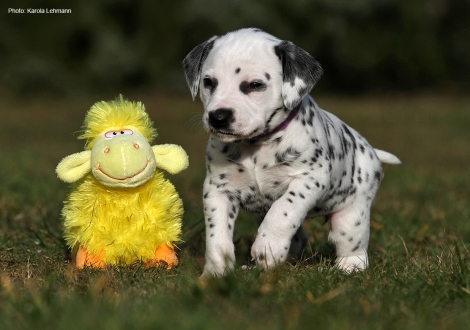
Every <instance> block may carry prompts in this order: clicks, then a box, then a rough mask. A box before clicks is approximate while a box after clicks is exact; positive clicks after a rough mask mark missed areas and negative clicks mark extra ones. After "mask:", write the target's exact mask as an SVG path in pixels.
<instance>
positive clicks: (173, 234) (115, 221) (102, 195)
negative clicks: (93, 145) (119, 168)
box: [62, 169, 183, 264]
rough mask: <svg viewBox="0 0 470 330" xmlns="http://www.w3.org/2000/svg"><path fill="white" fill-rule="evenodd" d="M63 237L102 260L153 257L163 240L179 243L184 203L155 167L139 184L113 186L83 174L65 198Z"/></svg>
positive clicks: (113, 261)
mask: <svg viewBox="0 0 470 330" xmlns="http://www.w3.org/2000/svg"><path fill="white" fill-rule="evenodd" d="M62 214H63V216H64V219H65V223H64V226H65V239H66V241H67V243H68V244H69V246H71V247H72V249H77V248H78V244H81V245H82V246H83V247H85V248H86V249H87V250H88V251H89V252H91V253H93V254H99V252H100V251H101V249H102V248H103V247H105V249H106V254H105V256H104V258H103V261H104V262H105V263H106V264H130V263H132V262H135V261H137V260H142V261H143V262H147V261H150V260H152V259H153V257H154V253H155V249H156V248H157V247H159V246H160V245H161V244H162V243H166V244H168V245H169V246H171V247H174V243H175V242H178V241H180V233H181V216H182V214H183V205H182V202H181V199H180V198H179V197H178V195H177V193H176V191H175V188H174V186H173V185H172V184H171V183H170V182H169V181H168V180H166V179H165V178H164V177H163V173H162V172H161V171H160V170H158V169H157V171H156V173H155V176H154V178H153V179H151V180H150V181H149V182H147V183H146V184H144V185H143V186H140V187H137V188H132V189H113V188H109V187H105V186H103V185H101V184H99V183H98V182H97V181H96V179H95V178H94V177H93V176H92V175H91V174H88V175H87V176H86V177H85V178H84V179H83V181H81V182H80V183H79V184H78V187H76V189H74V190H73V192H72V193H71V194H70V196H69V198H68V200H67V201H66V202H65V205H64V208H63V210H62Z"/></svg>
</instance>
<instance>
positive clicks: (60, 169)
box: [55, 150, 91, 183]
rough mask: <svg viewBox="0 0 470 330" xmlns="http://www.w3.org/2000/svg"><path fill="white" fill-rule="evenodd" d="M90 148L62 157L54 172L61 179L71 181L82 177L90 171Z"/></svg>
mask: <svg viewBox="0 0 470 330" xmlns="http://www.w3.org/2000/svg"><path fill="white" fill-rule="evenodd" d="M90 159H91V150H86V151H82V152H79V153H76V154H72V155H70V156H67V157H65V158H64V159H62V160H61V161H60V163H59V165H57V168H56V170H55V171H56V173H57V176H58V177H59V179H61V180H62V181H65V182H68V183H71V182H75V181H77V180H80V179H81V178H83V177H84V176H85V175H86V174H87V173H88V172H90V171H91V162H90Z"/></svg>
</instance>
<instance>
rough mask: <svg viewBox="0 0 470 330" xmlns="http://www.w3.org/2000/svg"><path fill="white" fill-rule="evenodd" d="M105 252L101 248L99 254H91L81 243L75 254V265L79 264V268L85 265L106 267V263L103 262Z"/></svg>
mask: <svg viewBox="0 0 470 330" xmlns="http://www.w3.org/2000/svg"><path fill="white" fill-rule="evenodd" d="M104 253H105V252H104V250H101V252H100V254H99V255H95V254H91V253H88V251H87V250H86V249H85V248H84V247H83V246H81V245H80V247H79V248H78V251H77V254H76V255H75V266H77V268H83V267H85V266H87V267H91V268H106V264H105V263H104V262H103V257H104Z"/></svg>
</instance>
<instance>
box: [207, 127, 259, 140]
mask: <svg viewBox="0 0 470 330" xmlns="http://www.w3.org/2000/svg"><path fill="white" fill-rule="evenodd" d="M260 132H261V130H259V129H256V130H254V131H253V132H251V133H249V134H247V135H245V134H237V133H234V132H227V131H220V130H214V129H210V130H209V133H210V134H212V135H213V136H215V137H216V138H217V139H219V140H220V141H222V142H233V141H239V140H251V139H252V138H253V137H256V136H258V135H259V134H260Z"/></svg>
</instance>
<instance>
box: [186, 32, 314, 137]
mask: <svg viewBox="0 0 470 330" xmlns="http://www.w3.org/2000/svg"><path fill="white" fill-rule="evenodd" d="M183 67H184V71H185V75H186V81H187V82H188V85H189V88H190V89H191V94H192V97H193V99H194V98H196V96H197V94H198V91H200V97H201V100H202V102H203V103H204V110H205V111H204V117H203V124H204V128H205V129H206V131H208V132H210V133H211V134H213V135H215V136H216V137H217V138H219V139H220V140H221V141H223V142H232V141H236V140H240V139H250V138H253V137H255V136H257V135H260V134H262V133H266V132H269V131H270V130H272V129H273V128H275V127H276V126H277V125H279V124H280V123H282V121H283V120H285V118H286V117H287V116H288V114H289V112H290V111H291V110H292V109H293V108H294V107H295V106H296V105H297V104H299V103H300V101H301V100H302V99H303V98H304V97H305V96H306V95H307V94H308V93H309V92H310V90H311V89H312V88H313V86H314V85H315V83H316V81H317V80H318V78H319V77H320V75H321V73H322V69H321V67H320V64H319V63H318V62H317V61H315V59H314V58H313V57H312V56H310V55H309V54H308V53H307V52H306V51H304V50H303V49H301V48H299V47H297V46H295V45H294V44H293V43H291V42H289V41H282V40H279V39H277V38H275V37H273V36H272V35H270V34H267V33H265V32H263V31H261V30H258V29H242V30H238V31H235V32H231V33H228V34H226V35H224V36H222V37H217V36H215V37H212V38H210V39H209V40H207V41H205V42H203V43H202V44H200V45H198V46H197V47H196V48H194V49H193V50H192V51H191V52H190V53H189V54H188V55H187V56H186V58H185V59H184V61H183Z"/></svg>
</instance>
